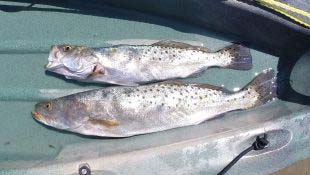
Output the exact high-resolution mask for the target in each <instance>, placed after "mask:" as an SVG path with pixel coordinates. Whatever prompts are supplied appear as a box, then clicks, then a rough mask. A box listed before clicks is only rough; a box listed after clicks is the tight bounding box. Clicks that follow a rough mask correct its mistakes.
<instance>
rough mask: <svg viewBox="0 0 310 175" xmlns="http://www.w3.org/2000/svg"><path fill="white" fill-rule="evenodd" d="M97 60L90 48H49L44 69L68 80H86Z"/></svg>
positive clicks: (72, 46) (62, 46)
mask: <svg viewBox="0 0 310 175" xmlns="http://www.w3.org/2000/svg"><path fill="white" fill-rule="evenodd" d="M97 63H98V59H97V57H96V55H94V54H93V50H92V49H91V48H88V47H85V46H74V45H67V44H65V45H54V46H52V47H51V50H50V54H49V57H48V63H47V64H46V65H45V69H46V70H49V71H52V72H55V73H58V74H61V75H64V76H66V77H67V78H69V79H86V78H87V77H88V76H89V75H90V74H91V73H93V70H94V69H95V68H96V64H97Z"/></svg>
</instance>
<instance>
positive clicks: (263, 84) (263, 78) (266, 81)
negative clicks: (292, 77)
mask: <svg viewBox="0 0 310 175" xmlns="http://www.w3.org/2000/svg"><path fill="white" fill-rule="evenodd" d="M275 80H276V78H275V72H274V70H272V69H266V70H264V71H263V72H262V73H260V74H258V75H257V76H256V77H255V78H254V79H253V80H252V81H251V82H250V83H249V84H247V85H246V86H245V87H244V88H243V89H242V90H244V91H247V95H248V96H249V98H255V97H256V98H257V99H256V101H255V102H254V103H253V104H252V105H251V106H250V107H254V106H257V105H261V104H265V103H267V102H269V101H272V100H274V99H275V97H276V96H277V94H276V89H277V87H276V84H275Z"/></svg>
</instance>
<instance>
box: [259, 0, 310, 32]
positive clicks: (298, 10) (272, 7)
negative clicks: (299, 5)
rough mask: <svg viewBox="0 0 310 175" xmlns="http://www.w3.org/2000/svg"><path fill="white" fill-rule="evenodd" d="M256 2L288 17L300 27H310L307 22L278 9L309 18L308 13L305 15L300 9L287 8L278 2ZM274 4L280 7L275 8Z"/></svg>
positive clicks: (309, 14) (266, 0)
mask: <svg viewBox="0 0 310 175" xmlns="http://www.w3.org/2000/svg"><path fill="white" fill-rule="evenodd" d="M256 1H258V2H259V3H261V4H262V5H265V6H267V7H269V8H271V9H273V10H275V11H277V12H279V13H282V14H283V15H286V16H288V17H290V18H291V19H293V20H295V21H296V22H298V23H300V24H302V25H305V26H306V27H310V23H307V22H305V21H303V20H301V19H299V18H297V17H295V16H293V15H291V14H289V13H288V12H286V11H284V10H282V9H279V7H281V8H284V9H286V10H290V11H292V12H295V13H298V14H301V15H304V16H307V17H308V16H310V13H307V12H305V11H302V10H300V9H296V8H294V7H291V6H288V5H286V4H283V3H280V2H276V1H274V0H256ZM268 2H269V3H268ZM273 2H275V3H274V4H273ZM275 4H281V5H280V6H276V5H275ZM292 9H293V10H292Z"/></svg>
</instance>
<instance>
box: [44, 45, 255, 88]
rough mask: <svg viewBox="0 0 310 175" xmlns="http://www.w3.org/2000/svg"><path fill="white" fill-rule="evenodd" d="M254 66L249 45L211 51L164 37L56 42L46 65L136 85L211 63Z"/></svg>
mask: <svg viewBox="0 0 310 175" xmlns="http://www.w3.org/2000/svg"><path fill="white" fill-rule="evenodd" d="M66 48H70V49H66ZM251 66H252V59H251V54H250V51H249V49H248V48H245V47H243V46H241V45H238V44H233V45H231V46H228V47H225V48H223V49H221V50H219V51H217V52H213V53H210V52H209V51H207V49H206V48H204V47H199V46H192V45H189V44H185V43H180V42H175V41H160V42H157V43H154V44H152V45H117V46H112V47H103V48H87V47H81V46H68V45H59V46H53V47H52V50H51V53H50V56H49V63H48V64H47V66H46V69H47V70H50V71H53V72H56V73H59V74H62V75H65V76H66V77H67V78H69V79H76V80H79V81H86V82H97V83H98V82H99V83H112V84H119V85H127V86H134V85H138V84H141V83H146V82H154V81H161V80H167V79H174V78H186V77H190V76H194V75H197V74H198V73H201V72H203V71H204V70H206V69H207V68H209V67H221V68H230V69H238V70H248V69H250V68H251Z"/></svg>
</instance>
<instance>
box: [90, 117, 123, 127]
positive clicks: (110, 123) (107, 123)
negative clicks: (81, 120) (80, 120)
mask: <svg viewBox="0 0 310 175" xmlns="http://www.w3.org/2000/svg"><path fill="white" fill-rule="evenodd" d="M88 121H89V122H90V123H91V124H93V125H100V126H103V127H105V128H108V129H112V128H114V127H116V126H118V125H119V123H118V122H117V120H115V119H98V118H89V119H88Z"/></svg>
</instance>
